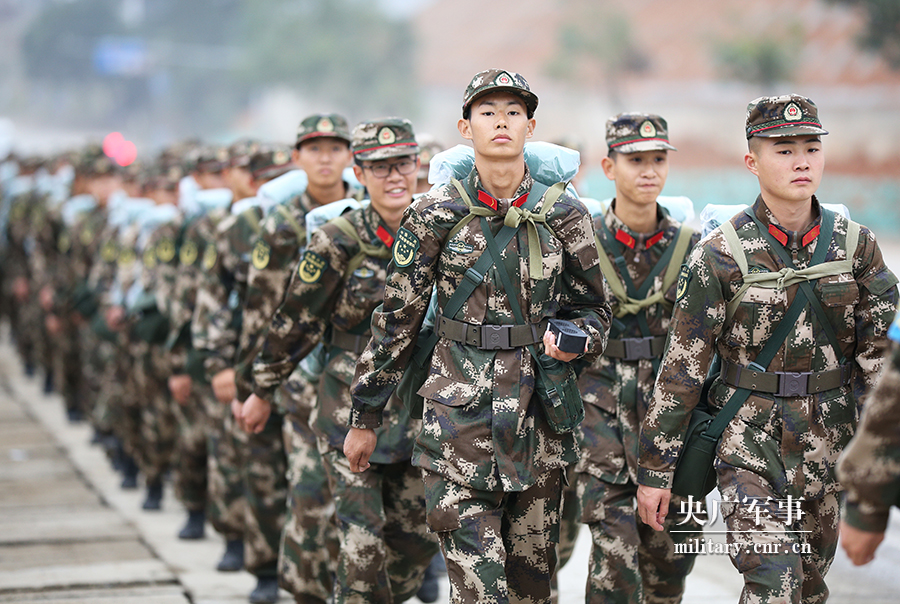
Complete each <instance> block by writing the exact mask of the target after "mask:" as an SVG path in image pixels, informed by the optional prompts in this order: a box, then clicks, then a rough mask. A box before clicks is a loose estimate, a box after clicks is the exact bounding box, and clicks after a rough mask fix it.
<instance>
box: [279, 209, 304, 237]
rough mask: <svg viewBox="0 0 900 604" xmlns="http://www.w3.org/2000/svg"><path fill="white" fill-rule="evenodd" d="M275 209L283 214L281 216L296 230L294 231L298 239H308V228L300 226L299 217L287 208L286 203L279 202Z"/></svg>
mask: <svg viewBox="0 0 900 604" xmlns="http://www.w3.org/2000/svg"><path fill="white" fill-rule="evenodd" d="M275 210H277V211H278V213H279V214H281V217H282V218H284V221H285V222H287V223H288V226H290V227H291V228H292V229H293V230H294V233H296V234H297V241H301V242H302V241H303V240H305V239H306V229H304V228H303V227H301V226H300V223H299V222H297V219H296V218H294V215H293V214H291V211H290V210H289V209H287V207H286V206H285V205H284V204H281V203H280V204H278V205H277V206H275Z"/></svg>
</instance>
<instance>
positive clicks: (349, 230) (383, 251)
mask: <svg viewBox="0 0 900 604" xmlns="http://www.w3.org/2000/svg"><path fill="white" fill-rule="evenodd" d="M328 222H330V223H333V224H334V226H336V227H337V228H339V229H340V230H341V231H342V232H343V233H344V234H345V235H347V236H348V237H350V238H351V239H353V240H354V241H355V242H356V244H357V245H359V251H358V252H357V253H356V254H355V255H354V256H353V257H352V258H350V260H349V261H348V262H347V268H345V269H344V280H345V281H346V280H347V278H348V277H349V276H350V275H351V274H353V271H355V270H356V269H358V268H359V265H360V264H362V261H363V259H365V257H366V256H370V257H372V258H380V259H383V260H386V259H388V258H390V257H391V250H389V249H387V248H386V247H384V246H380V245H373V244H371V243H366V242H365V241H363V240H362V237H360V236H359V233H358V232H357V231H356V229H355V228H354V226H353V224H352V223H351V222H350V221H349V220H347V219H346V218H344V217H343V216H337V217H335V218H332V219H331V220H329V221H328Z"/></svg>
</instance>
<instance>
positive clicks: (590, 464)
mask: <svg viewBox="0 0 900 604" xmlns="http://www.w3.org/2000/svg"><path fill="white" fill-rule="evenodd" d="M614 209H615V200H613V203H612V204H611V205H610V207H609V208H608V209H607V211H606V213H605V214H604V215H603V216H598V217H597V218H595V219H594V227H595V229H594V230H595V232H596V233H597V238H598V240H599V242H600V244H601V245H602V247H603V251H604V252H605V253H606V255H607V257H608V258H609V259H610V262H611V264H612V266H613V267H616V256H617V253H621V256H622V258H623V259H624V260H625V265H626V267H627V269H628V275H629V277H630V278H631V282H632V284H633V285H634V288H635V289H640V288H641V286H642V285H643V284H644V282H645V281H646V279H647V277H648V276H649V275H650V273H651V272H652V271H653V269H654V268H655V267H656V265H657V263H658V262H660V259H661V257H662V256H663V254H664V253H665V252H666V250H667V249H668V248H669V246H672V245H674V244H675V238H676V237H677V234H678V229H679V228H680V227H681V223H680V222H678V221H677V220H675V219H674V218H672V217H670V216H669V214H668V213H667V212H666V211H665V210H664V209H662V207H660V206H658V205H657V210H656V212H657V219H658V221H659V222H658V226H657V228H656V230H655V231H654V232H652V233H648V234H642V233H635V232H634V231H632V230H631V229H629V228H628V227H627V226H626V225H625V223H624V222H622V221H621V220H620V219H619V218H618V217H617V216H616V215H615V213H614V212H613V210H614ZM604 224H605V226H606V230H604V228H603V225H604ZM620 232H621V234H620ZM606 233H609V234H610V235H612V237H613V241H608V240H607V239H606V237H605V235H606ZM699 239H700V235H699V233H694V234H693V235H692V236H691V240H690V246H689V247H688V251H690V249H691V248H692V247H693V246H694V245H696V243H697V241H698V240H699ZM683 260H684V259H683V258H681V259H676V262H677V264H676V267H677V266H680V265H681V263H682V261H683ZM663 262H664V263H665V266H663V267H662V270H661V271H659V273H658V274H657V275H656V276H655V277H654V281H653V285H652V286H650V288H649V291H648V292H647V295H648V296H650V295H653V294H655V293H657V292H659V291H660V290H661V289H662V287H663V278H664V277H665V275H666V272H667V270H666V269H667V268H668V266H669V265H668V260H667V259H663ZM619 271H620V269H619V268H616V272H617V274H619V275H621V273H620V272H619ZM676 273H677V271H676ZM676 287H677V285H676V284H675V283H672V285H671V287H669V288H668V291H666V292H663V294H664V298H665V300H666V302H668V305H666V304H653V305H652V306H649V307H647V308H646V309H645V311H644V314H645V316H646V318H647V328H648V330H649V334H650V335H653V336H657V337H661V338H665V336H666V333H667V332H668V329H669V320H670V319H671V317H672V311H671V305H673V304H674V303H675V290H676ZM608 297H609V300H610V306H611V307H612V312H613V315H614V316H615V315H616V311H617V310H618V309H619V301H618V300H617V299H616V298H615V297H614V296H612V295H608ZM641 337H643V332H642V331H641V327H640V325H639V322H638V320H637V317H636V316H635V315H633V314H628V315H625V316H622V317H619V318H614V319H613V320H612V327H611V328H610V335H609V338H610V341H612V340H614V339H619V340H620V339H622V338H641ZM658 360H659V357H657V361H658ZM654 366H656V367H658V362H657V363H654V361H653V359H638V360H633V361H626V360H624V359H623V358H612V357H609V356H607V355H606V354H604V355H602V356H600V357H599V358H598V359H597V360H596V361H594V363H593V364H592V365H590V366H589V367H587V368H585V369H584V370H583V371H582V373H581V375H580V376H579V380H578V386H579V389H580V390H581V396H582V399H583V400H584V402H585V419H584V422H582V424H581V459H580V460H579V463H578V471H579V472H588V473H590V474H592V475H594V476H596V477H597V478H599V479H601V480H604V481H606V482H612V483H617V484H621V483H625V482H632V483H634V482H636V480H637V452H638V435H639V432H640V426H641V421H643V419H644V416H645V415H646V414H647V407H648V405H649V404H650V397H651V396H652V394H653V384H654V382H655V381H656V372H657V370H656V369H655V367H654ZM611 436H612V437H614V438H615V442H610V437H611Z"/></svg>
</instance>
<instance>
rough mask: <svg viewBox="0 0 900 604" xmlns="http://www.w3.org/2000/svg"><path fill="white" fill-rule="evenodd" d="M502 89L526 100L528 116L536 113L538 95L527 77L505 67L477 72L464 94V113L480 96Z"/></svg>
mask: <svg viewBox="0 0 900 604" xmlns="http://www.w3.org/2000/svg"><path fill="white" fill-rule="evenodd" d="M501 90H505V91H507V92H511V93H513V94H515V95H517V96H520V97H522V100H523V101H525V107H527V108H528V117H532V116H533V115H534V111H535V109H537V106H538V98H537V95H536V94H534V93H533V92H531V88H530V87H529V86H528V82H526V81H525V78H523V77H522V76H520V75H519V74H517V73H515V72H513V71H506V70H504V69H485V70H484V71H479V72H478V73H476V74H475V77H473V78H472V81H471V82H469V85H468V87H466V93H465V94H464V95H463V104H462V110H463V115H465V114H466V110H467V109H468V108H469V107H470V106H471V105H472V103H473V102H474V101H475V99H477V98H478V97H480V96H483V95H485V94H488V93H491V92H498V91H501Z"/></svg>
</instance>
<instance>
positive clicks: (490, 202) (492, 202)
mask: <svg viewBox="0 0 900 604" xmlns="http://www.w3.org/2000/svg"><path fill="white" fill-rule="evenodd" d="M478 201H480V202H481V203H483V204H484V205H486V206H487V207H489V208H490V209H492V210H494V211H495V212H496V211H497V205H498V204H497V200H496V199H494V198H493V197H491V196H490V195H488V194H487V193H485V192H484V191H478Z"/></svg>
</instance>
